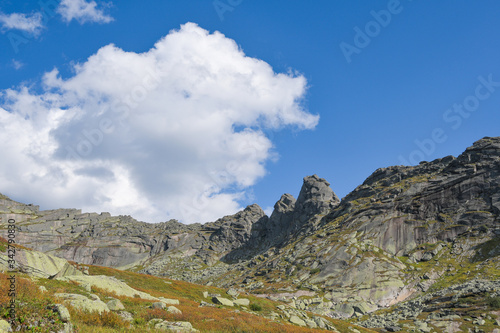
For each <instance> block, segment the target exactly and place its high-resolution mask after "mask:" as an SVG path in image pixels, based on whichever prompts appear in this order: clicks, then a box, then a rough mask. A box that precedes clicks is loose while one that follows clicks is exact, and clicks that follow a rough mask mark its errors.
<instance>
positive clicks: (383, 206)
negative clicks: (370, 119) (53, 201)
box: [0, 137, 500, 318]
mask: <svg viewBox="0 0 500 333" xmlns="http://www.w3.org/2000/svg"><path fill="white" fill-rule="evenodd" d="M329 185H330V184H329V183H328V182H327V181H326V180H324V179H322V178H319V177H318V176H316V175H313V176H309V177H305V178H304V184H303V186H302V189H301V191H300V194H299V196H298V197H297V199H295V198H294V197H293V196H292V195H290V194H284V195H283V196H282V197H281V198H280V200H279V201H278V202H277V203H276V204H275V206H274V211H273V213H272V214H271V216H270V217H268V216H266V215H265V213H264V212H263V211H262V209H261V208H260V207H259V206H257V205H251V206H248V207H247V208H246V209H245V210H243V211H241V212H239V213H237V214H235V215H232V216H226V217H223V218H221V219H219V220H217V221H215V222H211V223H205V224H194V225H183V224H181V223H178V222H177V221H175V220H171V221H168V222H165V223H159V224H147V223H143V222H138V221H135V220H134V219H132V218H131V217H127V216H118V217H113V216H110V215H109V214H106V213H101V214H100V215H98V214H95V213H92V214H82V213H81V211H79V210H55V211H39V210H38V207H36V206H26V205H23V204H20V203H16V202H13V201H11V200H9V199H7V198H3V200H2V201H1V202H0V210H1V212H0V213H4V214H14V215H13V216H16V218H17V219H18V221H21V222H20V223H18V227H19V232H18V239H19V241H20V242H21V243H22V244H23V245H26V246H29V247H31V248H34V249H36V250H39V251H43V252H46V253H49V254H53V255H55V256H58V257H62V258H65V259H68V260H73V261H76V262H81V263H85V264H96V265H105V266H113V267H121V268H129V269H134V270H139V271H141V272H145V273H148V274H153V275H159V276H167V277H171V278H176V279H184V280H188V281H191V282H196V283H205V284H206V283H209V284H214V285H218V286H222V287H234V288H240V289H244V290H247V291H252V292H254V293H261V294H263V295H266V296H267V297H270V298H277V299H282V300H286V301H288V302H290V304H292V305H293V306H294V307H296V308H298V309H302V310H309V311H313V312H317V313H320V314H326V315H329V316H332V317H344V318H345V317H351V316H361V315H363V314H365V313H369V312H372V311H375V310H377V309H379V308H384V307H388V306H392V305H394V304H397V303H399V302H402V301H404V300H406V299H409V298H413V297H417V296H418V295H423V294H425V293H427V292H434V291H435V290H436V289H437V288H441V287H443V288H444V287H448V286H450V285H451V284H453V283H454V282H457V283H458V282H464V281H468V280H472V279H474V278H487V279H490V280H495V279H498V278H499V277H500V274H499V273H500V271H499V269H500V266H499V260H498V259H499V257H498V255H499V254H500V242H499V237H500V217H499V214H500V138H488V137H486V138H484V139H482V140H479V141H477V142H475V143H474V144H473V146H471V147H469V148H467V149H466V151H465V152H464V153H463V154H461V155H460V156H458V157H457V158H455V157H452V156H448V157H445V158H442V159H437V160H435V161H432V162H422V163H420V164H419V165H417V166H413V167H410V166H393V167H388V168H381V169H378V170H376V171H375V172H374V173H373V174H372V175H371V176H369V177H368V178H367V179H366V180H365V182H364V183H363V184H362V185H360V186H358V187H357V188H356V189H355V190H354V191H352V192H351V193H350V194H349V195H347V196H346V197H345V198H343V199H342V201H340V200H339V199H338V198H337V196H336V195H335V193H334V192H333V191H332V190H331V188H330V187H329ZM304 295H305V296H308V297H306V298H303V297H300V296H304ZM310 296H314V297H313V298H311V297H310Z"/></svg>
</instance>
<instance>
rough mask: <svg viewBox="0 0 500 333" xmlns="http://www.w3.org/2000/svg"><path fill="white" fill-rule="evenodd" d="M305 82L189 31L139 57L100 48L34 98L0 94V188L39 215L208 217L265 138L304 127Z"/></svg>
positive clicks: (221, 206) (259, 165)
mask: <svg viewBox="0 0 500 333" xmlns="http://www.w3.org/2000/svg"><path fill="white" fill-rule="evenodd" d="M306 84H307V82H306V80H305V78H304V77H303V76H301V75H298V74H296V73H287V74H283V73H275V72H274V71H273V69H272V68H271V66H270V65H269V64H267V63H266V62H264V61H262V60H259V59H255V58H250V57H247V56H245V54H244V53H243V51H242V50H241V49H240V48H239V47H238V45H237V44H236V43H235V42H234V41H233V40H231V39H228V38H226V37H225V36H224V35H223V34H221V33H219V32H215V33H212V34H210V33H209V32H208V31H206V30H204V29H202V28H200V27H199V26H197V25H196V24H194V23H187V24H185V25H182V26H181V28H180V29H179V30H174V31H171V32H170V33H169V34H168V35H167V36H165V37H164V38H162V39H161V40H160V41H158V42H157V43H156V44H155V45H154V47H152V48H151V49H150V50H149V51H147V52H145V53H134V52H125V51H123V50H121V49H120V48H117V47H116V46H114V45H108V46H105V47H103V48H101V49H100V50H98V52H97V53H95V54H94V55H92V56H91V57H90V58H89V59H87V61H86V62H85V63H81V64H78V65H75V67H74V75H72V76H71V77H68V78H63V77H61V75H60V74H59V73H58V71H57V70H56V69H55V70H53V71H52V72H49V73H46V74H45V76H44V79H43V82H42V85H43V93H38V94H37V93H35V92H33V91H31V90H30V89H29V88H27V87H21V88H16V89H8V90H5V91H3V92H2V93H1V95H0V97H1V103H0V151H2V152H3V155H4V156H3V157H2V160H3V161H4V162H2V163H1V165H0V191H2V192H3V193H8V194H11V195H14V196H15V197H16V198H29V199H30V201H32V202H37V203H40V204H42V205H44V206H45V207H53V208H55V207H79V208H83V209H84V210H85V211H97V212H99V211H110V212H111V213H113V214H130V215H132V216H134V217H136V218H138V219H141V220H144V221H149V222H158V221H165V220H167V219H169V218H177V219H179V220H181V221H183V222H185V223H191V222H206V221H213V220H215V219H216V218H218V217H221V216H223V215H226V214H232V213H235V212H236V211H238V210H239V209H241V208H242V207H241V206H240V202H241V200H242V199H244V198H245V196H246V195H247V192H248V190H249V188H250V187H251V186H252V185H254V184H255V183H256V182H257V181H258V180H259V179H261V178H262V177H263V176H264V175H265V174H266V168H265V163H266V162H267V161H269V160H270V159H272V158H273V156H274V152H273V145H272V142H271V141H270V139H269V137H268V136H267V135H266V133H269V132H272V131H276V130H280V129H282V128H284V127H287V126H288V127H293V128H298V129H313V128H314V127H315V126H316V124H317V122H318V119H319V117H318V116H317V115H312V114H310V113H309V112H307V110H304V109H303V106H302V103H301V102H302V100H303V98H304V95H305V93H306Z"/></svg>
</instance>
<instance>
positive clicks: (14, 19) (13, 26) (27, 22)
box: [0, 13, 43, 36]
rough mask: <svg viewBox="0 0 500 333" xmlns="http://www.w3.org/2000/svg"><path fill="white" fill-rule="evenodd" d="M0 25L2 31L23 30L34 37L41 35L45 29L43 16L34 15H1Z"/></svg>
mask: <svg viewBox="0 0 500 333" xmlns="http://www.w3.org/2000/svg"><path fill="white" fill-rule="evenodd" d="M0 24H1V26H2V31H6V30H22V31H25V32H28V33H30V34H32V35H34V36H37V35H39V34H40V31H41V30H42V28H43V24H42V14H40V13H34V14H32V15H26V14H22V13H12V14H8V15H7V14H4V13H0Z"/></svg>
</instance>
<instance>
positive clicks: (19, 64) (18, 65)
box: [12, 59, 24, 70]
mask: <svg viewBox="0 0 500 333" xmlns="http://www.w3.org/2000/svg"><path fill="white" fill-rule="evenodd" d="M12 67H14V69H15V70H20V69H21V68H23V67H24V64H23V63H22V62H21V61H19V60H16V59H12Z"/></svg>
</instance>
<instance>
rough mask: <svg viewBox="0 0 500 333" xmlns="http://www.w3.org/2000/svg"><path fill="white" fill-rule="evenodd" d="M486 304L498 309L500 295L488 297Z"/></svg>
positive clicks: (499, 307) (499, 306)
mask: <svg viewBox="0 0 500 333" xmlns="http://www.w3.org/2000/svg"><path fill="white" fill-rule="evenodd" d="M488 305H489V306H491V307H492V308H493V309H500V296H497V297H490V299H489V300H488Z"/></svg>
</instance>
